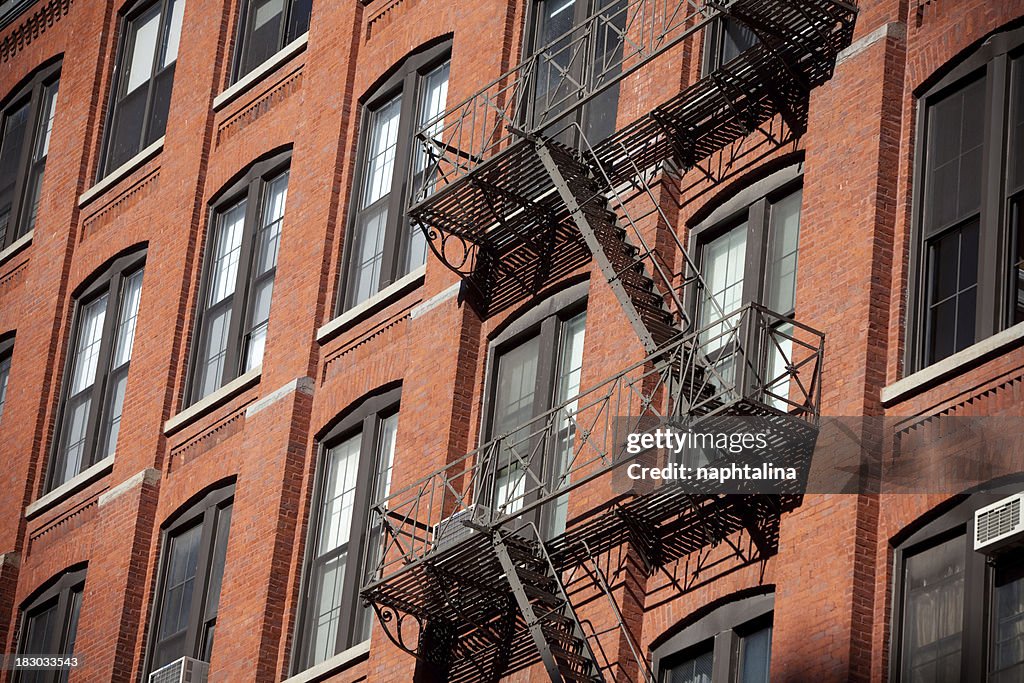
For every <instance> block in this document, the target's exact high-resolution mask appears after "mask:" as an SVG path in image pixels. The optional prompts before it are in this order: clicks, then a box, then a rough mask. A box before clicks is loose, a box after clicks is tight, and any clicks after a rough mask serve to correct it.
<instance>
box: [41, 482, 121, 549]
mask: <svg viewBox="0 0 1024 683" xmlns="http://www.w3.org/2000/svg"><path fill="white" fill-rule="evenodd" d="M100 493H102V491H96V493H95V495H93V496H90V497H89V498H88V499H86V500H84V501H82V502H80V503H79V504H78V505H75V506H74V507H72V508H70V509H68V510H67V511H65V512H64V513H62V514H60V515H58V516H56V517H55V518H53V519H52V520H50V521H49V522H47V523H46V524H44V525H43V526H41V527H39V528H38V529H36V530H35V531H33V532H31V533H30V534H29V538H28V551H27V553H26V557H31V555H32V551H33V550H34V549H35V546H36V544H38V543H40V542H43V543H53V542H54V541H57V540H59V539H61V538H62V537H63V536H64V535H65V534H67V533H68V532H69V531H71V530H72V529H77V528H78V527H80V526H82V525H83V524H85V523H86V522H89V521H90V520H92V519H93V518H94V517H96V513H97V510H98V505H97V503H98V501H99V496H100Z"/></svg>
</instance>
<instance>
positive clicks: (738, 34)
mask: <svg viewBox="0 0 1024 683" xmlns="http://www.w3.org/2000/svg"><path fill="white" fill-rule="evenodd" d="M721 30H722V54H721V56H720V58H719V60H718V64H726V63H727V62H730V61H732V60H733V59H734V58H736V57H738V56H739V55H740V54H741V53H743V52H745V51H746V50H748V49H749V48H752V47H754V45H756V44H757V36H756V35H754V32H753V31H751V30H750V29H749V28H747V27H746V26H744V25H743V24H741V23H740V22H738V21H735V20H733V19H729V18H726V19H724V20H723V21H722V23H721Z"/></svg>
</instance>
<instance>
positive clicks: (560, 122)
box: [362, 0, 856, 682]
mask: <svg viewBox="0 0 1024 683" xmlns="http://www.w3.org/2000/svg"><path fill="white" fill-rule="evenodd" d="M855 17H856V8H855V7H854V6H852V5H851V4H849V3H847V2H845V1H844V0H620V1H618V2H612V3H611V4H607V3H606V4H605V6H604V7H603V8H600V9H598V10H597V11H596V13H595V14H594V15H593V16H592V17H590V18H589V19H588V20H586V21H585V22H584V23H583V24H581V25H578V26H575V27H573V29H572V30H571V31H570V32H569V33H567V34H566V35H564V36H562V37H560V38H559V39H557V40H556V41H553V42H552V43H551V44H549V45H548V46H545V47H543V48H541V49H539V50H538V51H537V52H535V53H534V54H532V55H530V56H529V57H527V58H526V59H525V60H524V61H523V62H522V63H521V64H520V65H519V66H518V67H516V68H515V69H514V70H512V71H511V72H509V73H507V74H505V75H503V76H501V77H500V78H498V79H496V80H495V81H493V82H492V83H490V84H488V85H487V86H486V87H484V88H483V89H482V90H481V91H479V92H478V93H477V94H475V95H473V96H472V97H470V98H469V99H467V100H465V101H464V102H462V103H460V104H458V105H456V106H454V107H452V108H450V109H449V110H448V111H446V112H445V113H444V114H443V115H442V116H440V117H438V118H437V119H435V120H433V121H430V122H428V123H427V124H426V125H425V126H424V127H423V128H422V129H421V130H420V131H419V132H418V138H419V141H420V143H421V145H422V147H423V150H424V153H425V157H426V158H427V159H428V160H429V161H428V162H427V166H428V168H427V171H426V172H425V173H424V175H423V176H421V177H427V178H430V179H431V182H430V183H428V184H426V185H425V186H423V187H422V188H421V189H420V191H419V193H418V194H417V196H416V197H414V199H413V201H412V205H411V207H410V208H409V216H410V219H411V220H413V221H414V222H415V223H417V224H418V225H419V226H420V227H421V228H422V229H423V230H424V232H425V233H426V234H427V236H428V239H429V243H430V246H431V248H432V250H433V251H434V253H435V255H436V256H437V257H438V258H440V259H441V260H442V261H443V262H444V263H445V264H446V265H448V266H449V267H450V268H452V269H453V270H455V271H456V272H458V273H460V275H462V276H463V277H464V278H465V279H466V280H467V281H468V283H469V284H470V288H471V290H472V291H473V304H474V306H476V307H477V308H478V309H479V310H480V312H481V313H482V314H484V315H487V314H489V313H493V312H495V311H498V310H501V309H503V308H506V307H508V306H510V305H512V304H513V303H515V302H517V301H521V300H523V299H524V298H525V297H528V296H531V295H533V294H535V293H536V292H537V291H538V290H539V289H540V288H541V287H543V286H544V285H545V284H546V283H549V282H552V281H554V280H557V279H558V278H559V277H561V276H563V275H565V274H567V273H569V272H572V271H574V270H576V269H578V268H579V267H580V266H581V265H582V264H584V263H586V261H587V260H588V259H590V258H593V259H594V261H595V263H596V264H597V265H598V266H599V268H600V269H601V272H602V274H603V275H604V276H605V278H606V280H607V282H608V284H609V286H610V287H611V288H612V290H613V291H614V293H615V294H616V296H617V298H618V300H619V302H620V303H621V305H622V308H623V311H624V312H625V314H626V316H627V318H628V320H629V321H630V324H631V326H632V328H633V329H634V331H635V332H636V334H637V335H638V337H639V339H640V341H641V343H642V344H643V346H644V348H645V349H646V351H647V353H648V355H647V357H646V358H644V359H643V360H641V361H639V362H636V363H633V364H631V365H629V366H628V367H626V368H624V369H622V370H620V371H619V372H617V373H616V374H615V375H614V376H612V377H611V378H609V379H607V380H605V381H604V382H602V383H600V384H598V385H597V386H595V387H591V388H589V389H587V390H585V391H583V392H581V393H580V394H579V395H577V396H574V397H572V398H571V399H570V400H568V401H566V402H565V403H563V404H561V405H559V406H556V407H555V408H553V409H551V410H550V411H548V412H546V413H544V414H542V415H539V416H537V417H535V418H534V419H533V420H531V421H529V422H528V423H527V424H525V425H522V426H521V427H519V428H517V429H516V430H515V431H513V432H510V433H507V434H502V435H499V436H497V437H496V438H494V439H492V440H491V441H489V442H487V443H485V444H484V445H482V446H480V447H479V448H478V449H476V450H474V451H472V452H471V453H469V454H467V455H465V456H463V457H462V458H460V459H458V460H456V461H455V462H452V463H450V464H448V465H447V466H445V467H444V468H442V469H441V470H439V471H437V472H434V473H432V474H430V475H429V476H427V477H424V478H423V479H422V480H420V481H418V482H416V483H414V484H412V485H410V486H407V487H405V488H404V489H402V490H400V491H397V492H395V493H392V494H391V495H390V496H389V497H388V498H387V499H386V500H384V501H381V502H380V503H378V504H377V505H376V506H375V507H374V511H373V514H374V515H375V516H376V517H377V518H378V520H379V522H380V525H381V528H382V529H383V543H382V545H381V547H378V548H372V549H371V551H370V552H371V553H372V554H371V556H372V557H377V558H379V561H378V563H377V566H376V569H375V571H374V572H373V575H372V576H371V578H370V579H369V581H368V583H367V585H366V586H364V589H363V591H362V595H363V598H364V600H366V601H367V602H368V603H369V604H371V605H372V606H373V608H374V609H375V611H376V613H377V616H378V619H379V621H380V623H381V625H382V626H383V629H384V632H385V633H386V634H387V635H388V637H390V638H391V640H392V641H393V642H395V643H396V644H397V645H398V646H399V647H401V648H403V649H404V650H406V651H408V652H409V653H411V654H413V655H415V656H417V657H419V658H420V659H422V660H424V661H427V662H430V663H432V664H433V665H435V666H437V667H440V668H441V669H442V670H443V671H444V672H445V675H446V676H447V679H448V680H450V681H496V680H497V679H499V678H500V677H502V676H504V675H507V674H509V673H512V672H514V671H518V670H521V669H524V668H526V667H529V666H532V665H536V664H538V663H540V664H541V665H542V666H543V668H544V669H545V670H546V672H547V674H548V676H549V677H550V679H551V680H552V681H566V682H591V681H592V682H596V681H602V680H605V675H606V674H607V673H608V672H609V671H610V669H611V667H612V666H613V665H614V663H613V662H611V661H609V660H608V658H607V657H605V656H604V654H603V652H602V648H601V646H600V644H601V641H602V637H604V636H606V635H607V630H602V627H599V626H596V625H594V624H592V623H591V622H590V621H589V620H588V619H585V618H581V616H580V615H579V614H578V613H577V608H576V606H575V605H577V604H578V602H577V597H578V596H577V595H576V592H577V591H578V590H579V588H578V587H579V585H581V582H582V584H584V585H586V586H589V588H590V589H591V590H592V595H591V597H593V596H596V599H603V598H606V599H608V600H609V601H610V606H611V610H610V613H611V614H613V615H616V619H615V621H616V622H617V623H615V624H613V625H612V626H611V627H610V629H612V630H617V632H618V633H617V637H618V638H619V640H618V642H620V643H625V644H627V646H628V649H629V650H630V651H631V654H632V657H633V659H634V665H635V669H634V670H635V671H636V672H638V675H639V677H641V678H645V677H649V672H648V670H647V668H646V664H645V663H644V658H643V656H642V654H641V653H640V652H639V651H638V647H637V643H636V642H635V639H633V638H632V636H631V634H630V632H629V629H628V628H627V627H626V624H625V621H624V620H623V618H622V615H621V614H620V612H619V607H618V605H617V603H616V602H615V600H614V589H613V588H612V586H611V583H612V581H613V577H610V576H609V575H608V572H607V571H606V570H605V569H602V568H601V566H600V563H599V562H598V561H597V558H599V557H601V556H603V555H607V554H609V553H612V552H615V551H616V549H621V548H623V547H628V548H629V549H630V552H631V553H633V556H634V557H638V558H639V560H640V562H641V563H642V565H643V566H644V567H645V568H646V569H647V570H648V571H650V572H653V571H656V570H657V569H658V568H661V567H665V566H666V565H667V564H668V563H671V562H674V561H677V560H680V558H686V557H690V556H692V555H693V554H695V553H701V552H702V551H703V550H704V549H706V548H708V547H712V546H719V545H721V544H726V545H728V546H729V547H731V548H732V550H733V551H734V552H735V553H736V555H737V556H738V557H740V558H741V559H744V560H749V559H750V558H752V557H755V556H756V557H760V558H763V557H766V556H767V555H769V554H771V553H772V552H774V542H775V539H774V534H775V532H776V530H777V522H778V517H779V514H780V513H781V512H782V511H784V510H786V509H790V508H792V507H793V506H794V505H796V504H798V501H799V494H800V491H799V486H798V485H797V484H795V483H791V484H783V485H780V487H779V488H778V490H776V491H775V493H776V494H778V495H771V496H764V495H751V490H750V489H745V488H744V486H743V485H737V487H735V488H734V489H730V490H717V491H714V492H710V491H708V490H701V489H700V488H698V487H693V486H687V485H685V484H682V483H679V482H672V483H665V484H663V485H661V486H650V487H647V488H645V489H643V490H640V489H637V488H636V487H634V488H633V490H631V491H630V494H629V495H626V496H620V497H619V498H617V499H616V500H615V501H613V502H610V503H609V504H608V505H605V506H602V507H601V508H600V509H598V510H595V511H594V512H593V513H592V514H588V515H584V516H583V517H581V518H575V519H570V520H569V521H568V524H567V528H566V529H565V530H564V532H559V533H557V534H556V535H554V536H553V537H552V534H550V533H542V532H541V531H540V530H539V529H538V524H540V522H538V520H539V519H542V517H541V516H540V514H539V513H540V511H542V510H550V509H551V507H552V506H554V505H556V504H559V501H561V502H562V503H564V501H565V497H566V496H567V495H568V494H569V493H570V492H571V491H573V490H575V489H577V488H579V487H581V486H584V485H591V486H595V487H599V486H605V487H607V489H606V490H609V491H610V490H611V487H610V485H609V481H610V480H612V479H613V478H614V477H616V476H621V471H622V468H623V466H624V465H627V464H629V463H631V462H633V461H635V460H636V458H637V457H638V456H637V455H634V454H630V453H628V452H627V450H626V448H625V436H626V435H627V434H629V433H636V432H642V431H645V430H647V429H650V428H652V427H654V426H658V425H663V424H666V423H669V424H682V425H686V426H688V427H690V428H693V427H695V426H697V425H699V426H700V427H701V429H703V430H705V431H714V430H716V429H717V430H721V431H727V430H728V429H729V428H730V426H732V425H735V422H736V420H737V419H745V420H748V421H750V420H753V421H756V422H757V424H759V425H761V426H762V431H763V432H765V433H766V434H768V435H769V439H768V440H769V443H768V446H767V448H763V449H761V450H760V451H757V450H756V449H754V450H752V451H751V452H750V453H749V454H748V456H747V457H749V458H751V462H752V464H753V463H756V462H759V461H762V460H767V459H769V458H770V459H771V461H772V462H773V463H774V464H776V465H780V466H781V465H788V466H792V467H795V468H797V469H798V470H805V469H806V467H807V465H808V463H809V456H810V453H811V451H812V450H813V447H814V442H815V439H816V436H817V425H818V408H819V400H820V399H819V393H820V369H821V360H822V345H823V338H822V335H821V334H820V333H818V332H816V331H814V330H812V329H810V328H808V327H806V326H804V325H802V324H800V323H799V322H797V321H793V320H789V319H787V318H784V317H783V316H780V315H778V314H776V313H773V312H771V311H769V310H767V309H766V308H764V307H762V306H760V305H757V304H748V305H746V306H743V307H741V308H739V309H736V310H729V311H725V310H723V309H722V307H721V306H718V305H717V304H716V303H715V302H714V301H713V300H710V299H709V298H708V297H707V295H706V289H705V288H704V287H703V283H702V281H701V278H700V274H699V271H698V270H697V268H696V265H695V263H694V262H693V261H692V260H691V259H690V257H689V255H688V254H687V252H686V250H685V248H684V246H683V244H682V242H681V241H680V240H679V239H678V237H677V236H676V231H675V230H674V229H673V227H672V223H671V222H670V221H669V220H668V218H667V217H666V216H665V215H664V213H663V212H662V210H661V205H660V202H659V201H658V198H657V197H656V195H655V193H654V192H653V191H652V188H651V184H652V183H651V181H652V179H654V178H656V177H659V176H663V175H665V174H668V173H673V174H676V175H679V174H683V175H684V176H685V174H686V173H694V174H696V175H697V176H699V177H700V178H702V179H709V180H712V181H714V180H715V179H716V178H718V177H720V176H721V175H722V168H723V166H727V165H728V159H729V158H730V155H733V154H734V153H736V150H740V152H739V153H742V152H743V150H747V151H749V150H750V149H756V148H757V145H755V144H753V143H751V139H752V138H753V137H759V138H760V139H763V140H767V141H768V142H769V143H776V144H777V143H780V142H781V141H783V140H785V139H792V138H794V137H798V136H799V135H800V134H802V132H803V131H804V126H805V123H806V115H807V102H808V98H809V93H810V91H811V89H813V88H814V87H816V86H818V85H820V84H822V83H824V82H825V81H827V80H828V79H829V78H830V77H831V75H832V71H833V68H834V64H835V58H836V55H837V54H838V52H839V51H840V50H841V49H843V48H844V47H846V46H847V45H849V43H850V40H851V37H852V33H853V24H854V20H855ZM726 18H728V20H730V21H735V22H739V23H740V24H742V25H743V26H745V27H747V28H748V29H750V30H751V31H752V32H753V33H754V35H756V37H757V39H758V41H757V44H756V45H755V46H754V47H752V48H750V49H748V50H746V51H744V52H743V53H742V54H741V55H740V56H738V57H737V58H735V59H733V60H731V61H729V62H728V63H727V64H725V65H723V66H722V67H720V68H718V69H717V70H715V71H714V72H713V73H711V74H708V75H706V76H705V77H703V78H701V79H700V80H699V81H697V82H695V83H693V84H692V85H690V86H688V87H685V88H684V89H683V90H682V91H681V92H679V93H677V94H676V95H674V96H672V97H671V98H669V99H668V100H667V101H665V102H663V103H662V104H661V105H659V106H657V107H655V108H654V109H653V110H652V111H650V112H649V113H648V114H646V115H644V116H641V117H640V118H639V119H637V120H636V121H634V122H632V123H630V124H628V125H626V126H624V127H622V128H619V129H618V130H617V131H616V132H615V133H613V134H612V135H611V136H609V137H607V138H606V139H603V140H601V141H597V142H595V143H594V144H591V142H590V141H589V140H588V139H587V134H586V131H585V129H584V126H581V125H580V124H579V123H577V122H576V118H575V116H574V114H575V113H576V112H578V111H580V108H581V107H585V106H586V105H587V104H588V103H589V102H591V101H593V100H594V99H595V98H596V97H598V96H599V95H600V94H601V93H603V92H605V91H607V90H608V89H609V88H612V87H617V84H619V83H620V82H622V81H623V79H625V78H627V77H628V76H630V75H631V74H634V73H637V72H641V71H643V70H644V69H645V68H647V67H649V66H650V65H651V64H652V63H653V62H654V60H656V59H657V58H658V57H659V56H662V55H678V51H673V49H672V48H674V47H676V46H678V45H679V44H680V43H681V42H682V41H683V40H685V39H687V38H690V37H693V36H695V35H696V34H697V33H698V32H700V31H704V30H706V29H707V28H708V27H709V26H712V25H713V23H714V22H716V21H721V20H724V19H726ZM598 45H602V46H607V45H614V46H615V49H612V50H608V49H602V50H597V49H595V46H598ZM595 54H602V55H604V57H603V58H602V60H601V61H600V62H599V63H594V62H593V55H595ZM652 226H654V227H652ZM655 233H657V234H655ZM659 244H660V245H661V246H660V247H658V246H656V245H659ZM666 244H668V245H669V246H668V248H666V247H665V245H666ZM652 245H655V246H652ZM702 297H703V298H702ZM698 299H700V300H701V301H702V302H703V305H706V306H715V308H716V312H715V314H714V315H711V316H710V317H706V318H705V323H704V324H702V325H701V324H697V323H696V322H695V320H694V319H693V316H691V315H689V314H688V311H690V310H691V309H692V308H693V302H694V301H697V300H698ZM747 428H748V429H749V423H748V426H747ZM709 457H710V456H709ZM542 462H548V463H550V462H559V463H561V465H560V467H559V469H558V473H557V476H551V475H550V474H548V475H543V474H541V472H542V470H543V469H544V468H543V467H541V466H540V463H542ZM659 464H664V463H663V462H662V463H659ZM499 480H501V481H504V482H506V483H508V482H511V484H509V485H508V486H505V487H499V486H498V484H497V482H498V481H499ZM499 489H500V492H499ZM602 596H603V598H602ZM622 656H623V655H622V653H621V652H620V653H619V657H620V658H621V657H622Z"/></svg>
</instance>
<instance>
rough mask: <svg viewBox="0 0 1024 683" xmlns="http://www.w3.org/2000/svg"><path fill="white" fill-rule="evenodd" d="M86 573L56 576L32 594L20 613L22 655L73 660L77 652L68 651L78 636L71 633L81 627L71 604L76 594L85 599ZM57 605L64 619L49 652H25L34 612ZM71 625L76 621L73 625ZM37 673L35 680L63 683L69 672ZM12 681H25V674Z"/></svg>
mask: <svg viewBox="0 0 1024 683" xmlns="http://www.w3.org/2000/svg"><path fill="white" fill-rule="evenodd" d="M85 574H86V569H85V568H84V567H83V568H81V569H69V570H66V571H64V572H63V573H61V574H60V575H58V576H57V578H56V580H53V581H52V583H51V584H50V585H49V586H47V587H46V588H44V589H43V590H42V591H40V592H38V593H37V594H36V595H33V596H32V597H31V598H30V599H29V600H28V601H27V602H26V603H24V604H23V605H22V606H21V609H20V610H19V612H18V620H19V626H18V642H17V652H18V654H19V655H50V656H65V657H70V656H73V655H74V652H69V651H68V649H69V647H70V646H71V644H72V642H74V641H75V639H76V634H74V633H72V632H71V630H72V628H71V627H72V625H74V626H75V627H76V630H77V626H78V621H79V614H80V613H79V614H76V613H74V611H73V608H74V604H73V602H72V599H73V598H72V596H73V595H74V594H75V593H78V594H80V595H81V598H80V600H81V599H84V597H85ZM54 604H56V605H57V614H58V615H59V616H60V618H61V622H60V628H56V629H54V632H53V633H52V634H51V635H50V641H51V642H50V646H49V647H48V648H47V651H46V652H26V651H25V649H24V648H25V646H26V643H25V641H26V639H27V636H28V626H29V623H28V622H29V619H30V618H31V617H32V616H33V613H37V614H38V613H40V612H43V611H45V610H46V609H48V608H49V607H51V606H52V605H54ZM78 609H79V610H81V602H79V605H78ZM72 622H75V623H74V624H72ZM32 673H35V674H37V676H36V677H34V678H33V680H39V678H40V677H41V678H42V680H44V681H46V680H49V681H51V683H59V682H60V681H65V680H67V670H66V669H64V670H60V669H58V670H55V671H38V672H32ZM12 680H13V681H14V682H15V683H19V682H20V681H21V680H22V672H21V671H15V673H14V676H13V678H12Z"/></svg>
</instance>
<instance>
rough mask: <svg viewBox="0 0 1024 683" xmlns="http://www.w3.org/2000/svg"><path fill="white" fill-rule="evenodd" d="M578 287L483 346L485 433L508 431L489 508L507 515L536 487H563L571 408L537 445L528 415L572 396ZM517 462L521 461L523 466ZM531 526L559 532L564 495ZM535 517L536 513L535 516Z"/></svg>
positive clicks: (580, 312)
mask: <svg viewBox="0 0 1024 683" xmlns="http://www.w3.org/2000/svg"><path fill="white" fill-rule="evenodd" d="M583 292H585V285H584V286H582V287H581V286H577V287H574V288H572V289H569V290H566V291H565V292H562V293H560V294H559V295H556V296H555V297H552V298H551V299H549V300H548V301H547V302H545V303H544V304H542V305H541V306H539V307H538V308H537V309H535V310H534V311H531V312H530V314H528V315H527V316H525V317H524V318H523V319H521V320H518V321H516V322H515V323H513V324H512V325H510V326H509V328H508V329H506V330H505V331H504V332H503V333H502V334H501V335H500V336H499V337H498V338H496V339H495V340H494V341H493V342H492V344H491V354H492V355H491V367H492V374H491V378H490V385H491V386H490V391H489V392H488V398H489V410H488V411H487V412H486V419H487V420H488V423H487V428H486V430H485V436H486V437H487V438H488V439H490V438H495V437H497V436H500V435H502V434H509V436H508V437H507V438H506V439H504V440H503V442H502V444H501V446H500V449H499V451H498V452H497V458H498V462H497V463H496V464H495V468H494V471H495V473H496V474H495V478H494V483H493V486H492V487H491V488H492V492H491V497H492V500H491V505H492V506H493V508H494V510H495V511H496V512H497V513H499V514H514V513H516V512H517V511H519V510H520V509H521V508H523V506H524V505H527V504H529V503H530V502H531V501H532V499H534V498H535V497H536V496H537V495H538V490H539V488H540V487H550V486H555V487H558V488H561V487H564V486H565V485H566V483H567V482H566V481H565V478H566V477H567V476H568V474H567V471H568V469H569V468H570V464H571V461H572V456H573V448H574V446H575V434H576V431H575V421H574V420H573V419H572V416H573V413H574V411H575V405H574V404H569V405H568V406H566V408H565V410H563V411H560V412H559V414H557V415H556V417H555V418H554V419H555V421H556V424H554V425H553V426H554V432H553V434H551V435H546V436H549V438H550V440H549V441H546V442H545V443H543V444H540V445H538V444H537V443H536V439H537V438H539V437H538V435H537V433H538V431H539V430H540V429H541V425H539V424H529V423H530V421H531V420H533V419H534V418H535V417H537V416H539V415H542V414H544V413H546V412H547V411H548V410H550V409H552V408H554V407H556V406H560V405H562V404H564V403H566V402H567V401H570V399H572V398H573V397H575V396H577V395H578V394H579V390H580V376H581V373H582V367H583V340H584V333H585V327H586V319H587V313H586V300H585V298H583V297H584V296H585V294H583ZM524 463H528V464H529V467H528V468H526V467H525V465H524ZM543 507H544V508H548V507H551V508H552V509H550V510H548V509H545V510H544V511H542V512H541V513H534V514H533V519H531V521H533V522H535V523H536V524H537V528H538V529H540V531H541V533H542V534H544V535H545V536H546V537H547V538H551V537H553V536H556V535H558V534H559V533H561V532H562V531H564V530H565V524H566V513H567V511H568V498H567V496H561V497H559V498H557V499H556V504H555V505H554V506H543ZM537 515H541V516H540V517H537Z"/></svg>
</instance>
